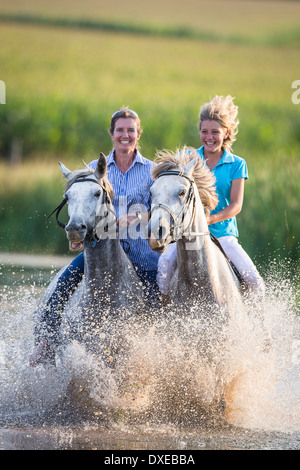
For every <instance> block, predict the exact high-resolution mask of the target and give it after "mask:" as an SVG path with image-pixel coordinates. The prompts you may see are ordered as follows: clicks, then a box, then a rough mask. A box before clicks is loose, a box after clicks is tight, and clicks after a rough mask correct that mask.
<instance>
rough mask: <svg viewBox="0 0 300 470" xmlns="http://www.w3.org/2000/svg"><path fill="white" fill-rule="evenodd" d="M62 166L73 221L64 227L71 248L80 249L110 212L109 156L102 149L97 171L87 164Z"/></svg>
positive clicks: (72, 249) (76, 250) (70, 219)
mask: <svg viewBox="0 0 300 470" xmlns="http://www.w3.org/2000/svg"><path fill="white" fill-rule="evenodd" d="M60 168H61V172H62V174H63V176H64V177H65V178H66V180H67V182H66V187H65V194H64V201H65V202H66V203H67V204H68V215H69V221H68V223H67V225H66V226H64V228H65V231H66V234H67V238H68V240H69V246H70V250H71V251H75V252H79V251H82V250H83V242H84V241H85V240H87V239H89V240H91V239H93V238H94V237H95V236H96V228H97V224H98V223H99V221H100V220H101V219H102V218H103V217H105V215H106V216H107V203H108V200H109V197H108V194H107V190H106V187H105V182H104V178H105V174H106V168H107V163H106V158H105V156H104V155H103V154H102V153H101V155H100V157H99V160H98V162H97V168H96V170H95V171H94V170H91V169H89V168H86V169H84V170H79V171H74V172H72V171H70V170H68V168H66V167H65V165H63V164H62V163H60ZM75 183H76V184H75ZM106 184H107V183H106ZM60 225H63V224H60Z"/></svg>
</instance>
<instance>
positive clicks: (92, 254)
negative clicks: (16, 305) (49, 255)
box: [36, 154, 144, 354]
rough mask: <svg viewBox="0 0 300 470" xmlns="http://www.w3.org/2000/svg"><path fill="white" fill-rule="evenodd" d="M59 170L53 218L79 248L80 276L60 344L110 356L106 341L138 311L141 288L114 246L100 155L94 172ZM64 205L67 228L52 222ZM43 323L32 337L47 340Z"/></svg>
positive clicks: (113, 221)
mask: <svg viewBox="0 0 300 470" xmlns="http://www.w3.org/2000/svg"><path fill="white" fill-rule="evenodd" d="M60 167H61V171H62V174H63V176H64V177H65V178H66V180H67V182H66V187H65V193H64V199H63V202H62V203H61V204H60V205H59V206H58V208H57V209H56V210H55V211H56V219H57V222H58V223H59V225H60V226H62V227H63V228H65V231H66V235H67V238H68V240H69V244H70V248H71V249H72V250H73V251H74V250H76V251H78V250H80V249H81V250H82V249H83V247H84V277H83V280H82V282H81V283H80V285H79V287H78V288H77V289H76V291H75V293H74V294H73V295H72V296H71V298H70V300H69V301H68V303H67V305H66V307H65V309H64V312H62V321H61V327H60V335H61V338H60V342H64V341H68V340H69V339H70V336H71V337H72V338H74V337H75V338H76V339H79V340H80V341H83V342H84V343H86V344H87V345H89V346H90V347H91V348H92V349H95V348H96V350H97V348H98V352H99V350H100V349H99V345H101V350H102V351H103V350H106V351H111V341H114V342H116V341H117V338H120V337H121V336H122V335H121V333H122V331H123V330H124V326H125V325H126V324H127V322H129V319H130V318H132V317H134V316H135V314H140V313H141V311H143V306H144V303H143V296H144V293H143V289H142V287H141V283H140V281H139V279H138V276H137V274H136V272H135V270H134V268H133V266H132V264H131V261H130V260H129V259H128V257H127V255H126V254H125V252H124V250H123V248H122V246H121V244H120V241H119V237H118V232H117V230H116V215H115V210H114V207H113V205H112V197H113V191H112V188H111V186H110V184H109V182H108V180H107V178H106V176H105V174H106V168H107V164H106V158H105V156H104V155H103V154H101V156H100V158H99V160H98V164H97V168H96V170H95V171H94V170H91V169H88V168H87V169H84V170H79V171H75V172H71V171H70V170H68V169H67V168H66V167H65V166H64V165H63V164H60ZM65 204H67V205H68V214H69V221H68V223H67V225H64V224H62V223H61V222H59V220H58V214H59V212H60V210H61V208H62V207H63V206H64V205H65ZM55 211H53V212H55ZM64 269H65V268H64ZM64 269H63V270H64ZM63 270H61V271H60V272H59V273H58V274H57V276H56V277H55V278H54V279H53V281H52V282H51V284H50V285H49V287H48V289H47V291H46V292H45V294H44V297H43V299H42V302H41V304H40V306H39V309H38V310H39V311H41V312H43V305H45V304H46V302H47V301H48V299H49V297H50V295H51V294H52V293H53V290H54V288H55V287H56V285H57V282H58V279H59V276H60V275H61V273H62V271H63ZM47 320H50V323H51V319H47V318H45V315H41V316H40V317H39V318H38V323H37V328H36V335H37V336H38V337H41V336H43V335H45V332H46V334H48V335H49V327H47V325H46V323H47ZM48 323H49V322H48ZM71 331H72V332H73V333H72V335H70V332H71ZM49 336H51V335H49ZM50 340H51V338H50ZM104 344H105V347H104V346H103V345H104ZM110 354H111V352H110Z"/></svg>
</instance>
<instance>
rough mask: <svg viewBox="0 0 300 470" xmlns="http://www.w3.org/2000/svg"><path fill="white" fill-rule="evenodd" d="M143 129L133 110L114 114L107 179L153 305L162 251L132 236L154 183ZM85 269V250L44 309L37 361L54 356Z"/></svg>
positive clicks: (145, 215) (32, 360)
mask: <svg viewBox="0 0 300 470" xmlns="http://www.w3.org/2000/svg"><path fill="white" fill-rule="evenodd" d="M141 133H142V130H141V124H140V119H139V117H138V115H137V114H136V113H135V112H134V111H132V110H130V109H128V108H125V107H123V108H121V109H119V110H118V111H116V112H115V113H114V114H113V115H112V117H111V126H110V136H111V138H112V142H113V149H112V151H111V152H110V154H109V155H108V157H107V178H108V180H109V182H110V183H111V185H112V187H113V190H114V199H113V205H114V208H115V211H116V217H117V223H118V225H119V231H120V238H121V237H122V235H123V233H124V231H125V237H124V239H123V240H122V239H121V240H120V241H121V243H122V246H123V248H124V250H125V251H126V252H127V254H128V256H129V258H130V260H131V261H132V263H133V266H134V267H135V269H136V272H137V275H138V276H139V278H140V280H141V282H142V283H143V285H144V286H145V287H146V289H145V292H146V295H147V303H148V305H150V306H156V305H157V304H158V301H159V300H158V299H159V291H158V286H157V281H156V276H157V264H158V259H159V254H158V253H156V252H154V251H152V250H151V248H150V247H149V244H148V241H147V239H145V238H143V237H136V236H135V237H131V236H130V235H131V227H130V224H131V223H132V222H136V221H137V219H140V221H142V222H145V224H146V223H147V221H148V214H149V212H148V211H150V208H151V199H150V191H149V190H150V186H151V185H152V184H153V180H152V177H151V168H152V167H153V165H154V163H153V162H152V161H151V160H148V159H146V158H144V157H143V156H142V155H141V154H140V152H139V150H138V142H139V139H140V137H141ZM96 165H97V160H94V161H92V162H91V163H90V164H89V167H91V168H92V169H95V168H96ZM132 207H134V208H137V207H138V208H139V207H140V209H141V210H140V211H134V212H131V208H132ZM127 230H128V233H127ZM83 274H84V259H83V253H80V254H79V255H78V256H77V257H76V258H75V259H74V260H73V261H72V262H71V264H70V265H69V266H68V267H67V268H66V269H65V270H64V272H63V273H62V274H61V276H60V278H59V280H58V282H57V286H56V288H55V290H54V292H53V294H52V295H51V297H50V298H49V300H48V302H47V304H46V306H45V307H43V311H42V312H40V315H41V321H42V323H43V325H44V326H45V335H44V337H40V336H39V337H37V338H36V340H37V346H36V348H35V349H34V351H33V353H32V355H31V358H30V364H31V365H32V366H36V365H37V364H39V363H42V362H44V361H46V360H48V359H49V358H51V357H53V356H54V349H55V346H57V335H58V330H59V327H60V324H61V315H62V311H63V309H64V306H65V304H66V302H67V301H68V299H69V298H70V296H71V295H72V293H73V292H74V291H75V289H76V287H77V286H78V284H79V283H80V281H81V279H82V277H83Z"/></svg>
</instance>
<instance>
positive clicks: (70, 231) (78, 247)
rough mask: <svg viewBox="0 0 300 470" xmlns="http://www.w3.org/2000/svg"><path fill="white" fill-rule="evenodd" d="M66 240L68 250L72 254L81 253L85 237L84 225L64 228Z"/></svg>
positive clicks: (85, 228) (72, 225)
mask: <svg viewBox="0 0 300 470" xmlns="http://www.w3.org/2000/svg"><path fill="white" fill-rule="evenodd" d="M65 230H66V234H67V239H68V240H69V249H70V251H73V252H76V253H77V252H80V251H83V241H84V239H85V237H86V235H87V227H86V225H84V224H73V223H72V224H71V223H68V225H67V226H66V228H65Z"/></svg>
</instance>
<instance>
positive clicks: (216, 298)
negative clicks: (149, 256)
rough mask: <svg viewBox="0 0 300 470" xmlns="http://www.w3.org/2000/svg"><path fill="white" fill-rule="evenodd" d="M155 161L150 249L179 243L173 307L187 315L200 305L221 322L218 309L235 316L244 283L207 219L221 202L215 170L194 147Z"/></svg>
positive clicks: (240, 306)
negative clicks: (240, 283)
mask: <svg viewBox="0 0 300 470" xmlns="http://www.w3.org/2000/svg"><path fill="white" fill-rule="evenodd" d="M156 162H157V165H156V166H155V167H154V170H153V177H154V179H155V182H154V184H153V185H152V187H151V196H152V208H151V218H150V221H149V224H148V227H147V230H148V236H149V243H150V246H151V248H152V249H153V250H156V251H158V252H164V251H165V249H166V248H167V246H168V245H169V243H172V242H175V241H176V242H177V267H176V269H175V270H174V273H173V276H172V278H171V281H170V294H169V297H170V300H171V301H172V302H173V307H176V306H179V307H180V309H181V310H182V307H183V306H184V308H185V311H186V309H187V308H188V307H189V306H192V305H196V304H197V305H198V306H199V305H200V304H201V305H202V306H204V307H205V311H206V312H210V313H211V314H212V315H214V316H215V317H216V318H217V314H216V306H217V307H219V310H218V311H219V312H223V313H224V312H225V314H226V316H228V315H233V314H235V313H236V312H237V311H240V310H242V309H243V301H242V296H241V293H240V290H239V282H238V280H237V278H236V276H235V274H234V272H233V270H232V268H231V266H230V265H229V263H228V261H227V259H226V258H225V256H224V254H223V253H222V252H221V251H220V249H219V248H218V247H217V246H216V244H215V243H214V242H213V241H212V239H211V237H210V233H209V230H208V225H207V221H206V217H205V211H209V210H212V209H214V208H215V207H216V205H217V201H218V199H217V195H216V191H215V186H214V184H215V179H214V176H213V174H212V172H211V171H210V170H209V169H208V167H207V166H206V165H205V163H204V162H202V160H201V159H200V157H199V156H198V154H197V153H196V151H194V150H193V149H186V148H185V149H183V150H182V151H181V152H177V153H172V152H169V151H162V152H160V153H159V154H158V157H157V158H156ZM221 316H222V315H221ZM220 318H221V317H220Z"/></svg>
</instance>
